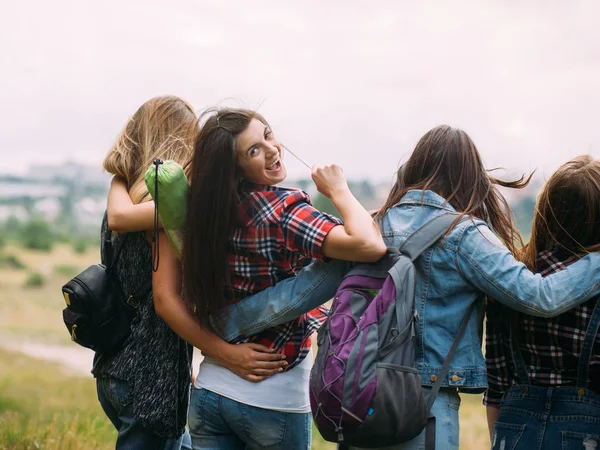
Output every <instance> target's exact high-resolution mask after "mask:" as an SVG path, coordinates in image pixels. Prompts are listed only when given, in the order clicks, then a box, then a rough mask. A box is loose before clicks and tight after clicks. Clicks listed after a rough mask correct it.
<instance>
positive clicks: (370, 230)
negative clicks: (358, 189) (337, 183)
mask: <svg viewBox="0 0 600 450" xmlns="http://www.w3.org/2000/svg"><path fill="white" fill-rule="evenodd" d="M331 201H332V202H333V205H334V206H335V208H336V209H337V210H338V211H339V212H340V215H341V216H342V219H343V221H344V229H345V230H346V234H348V236H350V237H356V238H362V239H365V240H369V239H378V238H379V237H380V233H379V228H377V225H376V224H375V222H374V220H373V218H372V217H371V215H370V214H369V213H368V212H367V211H366V210H365V208H363V206H362V205H361V204H360V202H359V201H358V200H357V199H356V197H354V195H353V194H352V192H351V191H350V189H343V190H340V191H338V192H336V193H335V194H334V195H332V197H331Z"/></svg>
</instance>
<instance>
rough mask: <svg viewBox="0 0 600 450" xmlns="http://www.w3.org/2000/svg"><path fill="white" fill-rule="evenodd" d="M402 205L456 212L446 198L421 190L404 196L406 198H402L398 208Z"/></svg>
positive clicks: (414, 190)
mask: <svg viewBox="0 0 600 450" xmlns="http://www.w3.org/2000/svg"><path fill="white" fill-rule="evenodd" d="M400 205H419V206H421V205H425V206H432V207H434V208H439V209H444V210H446V211H456V210H455V209H454V207H453V206H452V205H451V204H450V203H448V200H446V199H445V198H444V197H442V196H440V195H438V194H436V193H435V192H433V191H422V190H419V189H411V190H410V191H408V192H407V193H406V194H404V197H402V200H400V201H399V202H398V204H397V205H396V206H400Z"/></svg>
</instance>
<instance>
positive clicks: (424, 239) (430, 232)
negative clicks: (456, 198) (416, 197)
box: [400, 212, 469, 261]
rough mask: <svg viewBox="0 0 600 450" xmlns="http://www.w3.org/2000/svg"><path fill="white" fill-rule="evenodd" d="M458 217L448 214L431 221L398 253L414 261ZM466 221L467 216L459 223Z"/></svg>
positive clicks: (412, 235) (451, 213) (415, 233)
mask: <svg viewBox="0 0 600 450" xmlns="http://www.w3.org/2000/svg"><path fill="white" fill-rule="evenodd" d="M458 216H459V214H458V213H455V212H448V213H445V214H442V215H440V216H437V217H435V218H434V219H431V220H430V221H429V222H427V223H426V224H425V225H423V226H422V227H421V228H419V229H417V231H415V232H414V233H413V234H411V235H410V236H409V237H408V239H407V240H406V241H405V242H404V244H402V245H401V246H400V253H402V254H403V255H406V256H408V257H409V258H410V259H411V261H414V260H415V259H417V258H418V257H419V255H421V253H423V252H424V251H425V250H427V249H428V248H429V247H431V246H432V245H433V244H435V242H436V241H437V240H438V239H440V238H441V237H442V236H443V235H444V233H446V231H448V228H450V225H452V223H453V222H454V221H455V220H456V218H457V217H458ZM467 219H469V216H463V217H461V219H460V221H459V223H460V222H463V221H465V220H467Z"/></svg>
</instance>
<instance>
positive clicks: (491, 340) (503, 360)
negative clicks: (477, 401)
mask: <svg viewBox="0 0 600 450" xmlns="http://www.w3.org/2000/svg"><path fill="white" fill-rule="evenodd" d="M502 309H503V307H502V305H500V304H499V303H497V302H495V301H494V300H491V299H488V302H487V312H486V324H485V363H486V366H487V375H488V385H489V388H488V390H487V391H486V392H485V393H484V394H483V404H484V405H486V406H494V407H496V408H499V407H500V402H501V400H502V397H503V395H504V392H506V391H507V390H508V388H509V387H510V386H511V385H512V384H513V379H512V375H511V373H512V359H511V356H510V355H511V349H510V342H509V329H508V326H507V323H506V321H504V320H503V317H505V314H503V311H502Z"/></svg>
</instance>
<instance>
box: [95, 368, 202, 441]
mask: <svg viewBox="0 0 600 450" xmlns="http://www.w3.org/2000/svg"><path fill="white" fill-rule="evenodd" d="M96 388H97V390H98V400H99V401H100V405H101V406H102V409H103V410H104V413H105V414H106V415H107V417H108V418H109V419H110V421H111V422H112V424H113V425H114V426H115V428H116V429H117V431H118V432H119V434H118V435H117V444H116V446H115V449H116V450H179V449H185V450H191V448H192V443H191V439H190V435H189V433H188V431H187V430H186V431H185V433H184V434H183V435H182V436H181V437H180V438H179V439H177V440H172V439H164V438H161V437H159V436H157V435H156V434H154V433H153V432H152V430H149V429H147V428H144V427H143V426H142V425H140V424H139V423H137V421H136V420H135V418H134V417H133V406H132V402H131V394H130V391H129V384H128V383H127V381H123V380H119V379H117V378H113V377H102V378H97V379H96Z"/></svg>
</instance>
